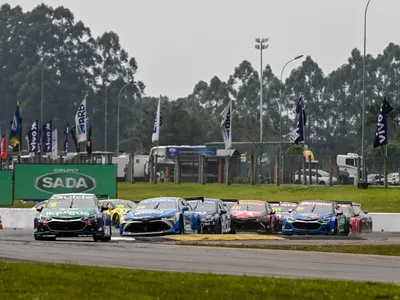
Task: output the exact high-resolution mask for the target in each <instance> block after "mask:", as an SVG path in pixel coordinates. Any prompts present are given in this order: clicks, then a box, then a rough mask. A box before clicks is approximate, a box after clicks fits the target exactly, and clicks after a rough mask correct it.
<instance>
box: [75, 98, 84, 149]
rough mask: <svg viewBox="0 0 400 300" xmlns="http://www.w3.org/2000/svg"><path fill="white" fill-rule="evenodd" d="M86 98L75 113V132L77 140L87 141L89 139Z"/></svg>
mask: <svg viewBox="0 0 400 300" xmlns="http://www.w3.org/2000/svg"><path fill="white" fill-rule="evenodd" d="M86 114H87V112H86V99H85V100H83V101H82V103H81V105H79V107H78V111H77V112H76V115H75V133H76V138H77V142H78V143H80V142H86V140H87V124H86Z"/></svg>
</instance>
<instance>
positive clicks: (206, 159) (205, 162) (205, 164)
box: [203, 158, 208, 184]
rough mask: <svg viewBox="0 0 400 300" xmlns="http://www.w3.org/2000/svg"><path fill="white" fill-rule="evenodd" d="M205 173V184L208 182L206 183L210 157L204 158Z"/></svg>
mask: <svg viewBox="0 0 400 300" xmlns="http://www.w3.org/2000/svg"><path fill="white" fill-rule="evenodd" d="M203 165H204V171H203V172H204V175H203V178H204V179H203V180H204V182H203V184H206V183H208V174H207V169H208V158H204V164H203Z"/></svg>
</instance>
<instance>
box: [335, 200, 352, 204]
mask: <svg viewBox="0 0 400 300" xmlns="http://www.w3.org/2000/svg"><path fill="white" fill-rule="evenodd" d="M335 202H336V203H337V204H350V205H353V201H348V200H347V201H346V200H343V201H335Z"/></svg>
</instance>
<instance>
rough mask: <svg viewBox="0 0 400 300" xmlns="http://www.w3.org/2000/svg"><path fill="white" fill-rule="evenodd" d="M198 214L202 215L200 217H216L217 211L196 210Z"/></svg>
mask: <svg viewBox="0 0 400 300" xmlns="http://www.w3.org/2000/svg"><path fill="white" fill-rule="evenodd" d="M196 214H197V215H198V216H199V217H200V219H206V218H209V217H214V215H215V214H216V212H210V211H196Z"/></svg>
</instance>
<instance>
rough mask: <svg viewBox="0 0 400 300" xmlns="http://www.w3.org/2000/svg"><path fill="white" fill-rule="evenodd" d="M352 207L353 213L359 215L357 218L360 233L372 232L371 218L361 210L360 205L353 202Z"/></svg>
mask: <svg viewBox="0 0 400 300" xmlns="http://www.w3.org/2000/svg"><path fill="white" fill-rule="evenodd" d="M352 206H353V209H354V211H355V212H356V213H359V218H360V219H361V226H360V231H361V233H364V232H372V218H371V216H368V211H366V210H363V209H362V208H361V205H360V204H358V203H354V202H353V204H352Z"/></svg>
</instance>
